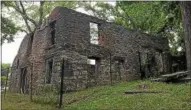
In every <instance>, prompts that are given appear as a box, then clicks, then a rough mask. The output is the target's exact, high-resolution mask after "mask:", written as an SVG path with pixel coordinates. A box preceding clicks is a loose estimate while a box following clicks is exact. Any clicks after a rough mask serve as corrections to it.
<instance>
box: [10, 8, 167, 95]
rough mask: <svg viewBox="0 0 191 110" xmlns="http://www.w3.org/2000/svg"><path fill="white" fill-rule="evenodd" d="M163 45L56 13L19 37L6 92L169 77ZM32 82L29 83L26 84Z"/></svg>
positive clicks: (110, 26) (83, 16) (72, 13)
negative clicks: (62, 78) (165, 75)
mask: <svg viewBox="0 0 191 110" xmlns="http://www.w3.org/2000/svg"><path fill="white" fill-rule="evenodd" d="M168 56H169V47H168V41H167V39H165V38H163V37H161V36H160V37H156V36H149V35H147V34H144V33H140V32H138V31H132V30H127V29H125V28H124V27H123V26H120V25H117V24H115V23H110V22H106V21H103V20H100V19H98V18H95V17H92V16H88V15H86V14H83V13H79V12H76V11H74V10H71V9H68V8H64V7H56V8H55V9H54V10H53V11H52V12H51V14H50V15H49V17H48V18H47V21H46V22H44V24H43V25H42V26H41V27H40V28H39V29H36V30H35V32H34V33H31V34H28V35H26V36H25V37H24V39H23V41H22V43H21V45H20V49H19V51H18V54H17V55H16V57H15V59H14V62H13V64H12V71H11V73H12V74H11V77H10V84H9V86H10V90H11V91H15V92H21V91H22V92H24V93H27V92H29V90H30V84H31V83H32V87H33V89H34V90H35V89H37V88H38V87H39V86H42V85H47V84H52V85H55V86H59V85H60V80H61V79H60V75H61V74H64V90H68V91H70V90H78V89H83V88H87V87H91V86H95V85H102V84H110V83H111V81H112V83H115V82H118V81H129V80H135V79H140V78H147V77H151V76H154V75H158V74H163V73H168V72H169V61H168ZM31 81H32V82H31Z"/></svg>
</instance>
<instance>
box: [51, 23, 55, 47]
mask: <svg viewBox="0 0 191 110" xmlns="http://www.w3.org/2000/svg"><path fill="white" fill-rule="evenodd" d="M55 24H56V21H54V22H51V23H50V28H51V44H53V45H54V44H55V34H56V29H55Z"/></svg>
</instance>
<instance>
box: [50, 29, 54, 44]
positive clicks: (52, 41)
mask: <svg viewBox="0 0 191 110" xmlns="http://www.w3.org/2000/svg"><path fill="white" fill-rule="evenodd" d="M51 44H55V30H52V32H51Z"/></svg>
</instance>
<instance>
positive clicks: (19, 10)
mask: <svg viewBox="0 0 191 110" xmlns="http://www.w3.org/2000/svg"><path fill="white" fill-rule="evenodd" d="M12 7H13V8H14V9H15V10H16V11H17V12H19V13H20V14H21V16H22V17H23V19H24V21H25V24H26V26H27V29H28V31H29V32H30V33H31V32H32V29H31V27H30V26H29V24H28V21H27V20H28V19H27V18H26V16H25V15H24V13H23V12H22V11H21V9H20V7H19V4H18V2H15V6H14V5H13V6H12Z"/></svg>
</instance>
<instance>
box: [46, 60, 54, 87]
mask: <svg viewBox="0 0 191 110" xmlns="http://www.w3.org/2000/svg"><path fill="white" fill-rule="evenodd" d="M52 69H53V60H50V61H48V65H47V78H46V83H47V84H50V83H51V77H52Z"/></svg>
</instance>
